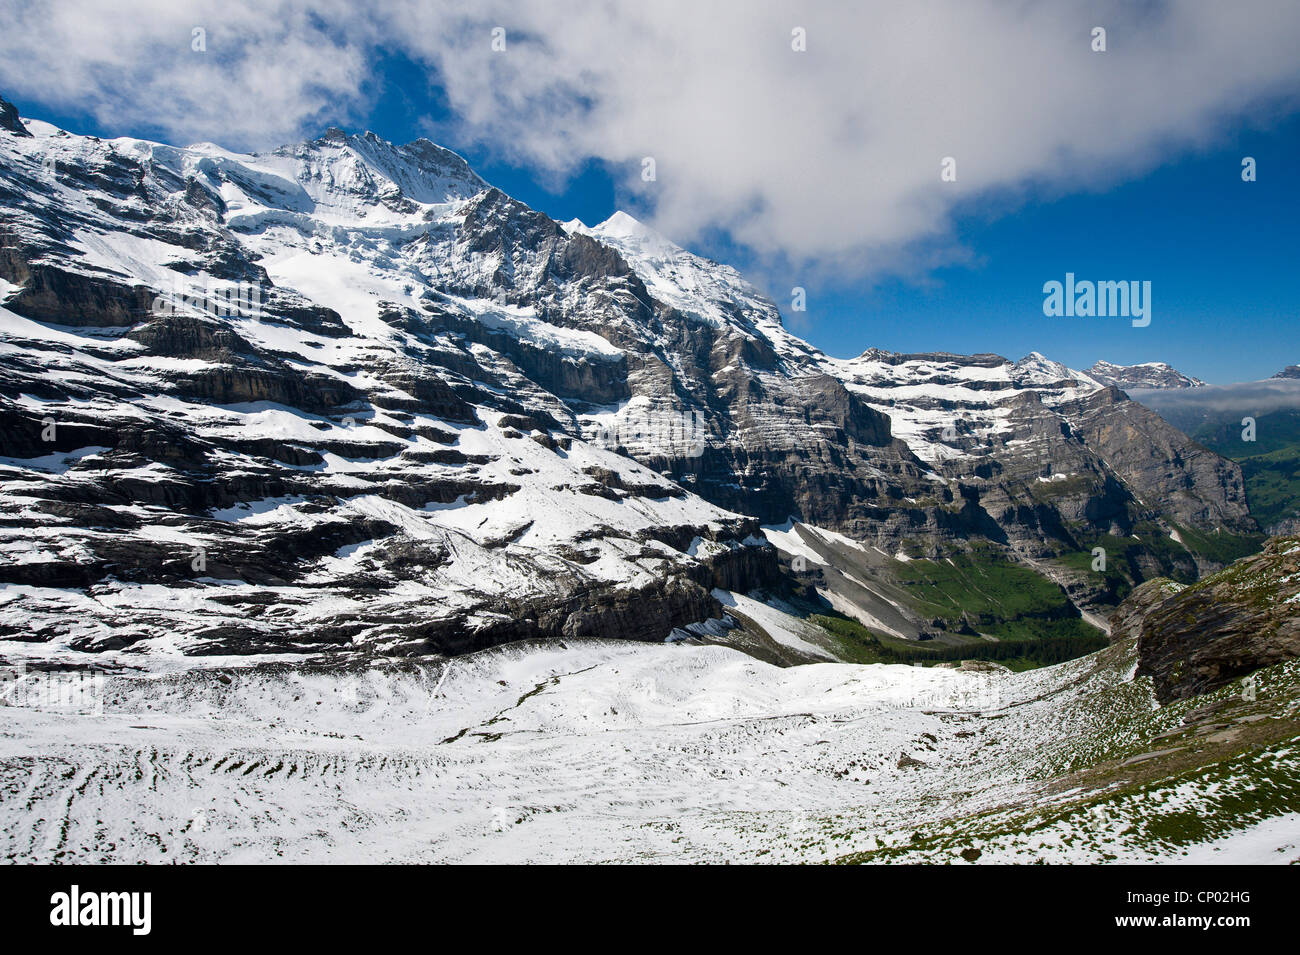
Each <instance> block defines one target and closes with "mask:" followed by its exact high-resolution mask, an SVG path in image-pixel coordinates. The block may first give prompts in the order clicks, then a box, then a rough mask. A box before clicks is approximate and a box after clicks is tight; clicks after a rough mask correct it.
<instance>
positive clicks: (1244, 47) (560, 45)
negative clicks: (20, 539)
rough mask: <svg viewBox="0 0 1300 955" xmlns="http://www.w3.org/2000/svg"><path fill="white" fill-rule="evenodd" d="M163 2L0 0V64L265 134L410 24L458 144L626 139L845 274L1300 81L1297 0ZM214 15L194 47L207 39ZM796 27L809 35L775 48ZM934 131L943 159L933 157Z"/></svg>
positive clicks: (573, 145)
mask: <svg viewBox="0 0 1300 955" xmlns="http://www.w3.org/2000/svg"><path fill="white" fill-rule="evenodd" d="M178 6H179V5H178V4H175V3H158V4H156V5H154V6H153V8H152V9H149V10H147V11H146V12H144V13H136V14H135V15H134V16H133V17H131V18H130V20H126V19H125V18H124V17H123V16H122V15H121V14H117V13H112V12H109V11H107V10H103V9H101V5H100V4H97V3H96V4H89V3H88V4H80V3H78V4H57V5H55V6H54V7H53V9H54V10H55V11H62V13H60V14H58V15H55V16H47V15H45V14H43V13H42V12H41V11H40V9H39V8H33V10H34V11H35V12H31V13H9V14H4V17H5V18H6V19H7V20H9V21H11V22H8V23H6V24H5V28H4V30H3V33H2V35H3V37H4V38H3V39H0V60H2V61H3V63H4V64H5V65H0V88H5V89H8V90H9V91H10V92H11V93H13V94H19V93H24V92H25V93H27V94H28V95H33V96H38V97H40V98H41V99H43V100H45V101H47V102H66V103H82V104H84V105H85V106H86V107H87V108H90V109H93V110H94V111H95V112H96V113H97V114H98V115H99V117H100V118H101V119H102V120H111V119H112V118H114V117H119V118H121V119H123V120H130V121H150V122H153V123H155V124H156V125H158V126H159V127H161V128H163V129H166V130H168V131H171V132H173V133H174V134H175V135H176V136H177V137H178V138H193V137H197V136H202V137H204V138H211V139H216V140H218V141H223V142H227V143H230V142H232V141H233V142H234V144H236V145H242V144H247V143H249V142H260V143H263V144H266V143H267V142H268V141H271V140H274V139H275V138H276V137H279V138H289V137H290V136H293V135H299V134H301V133H302V132H303V131H304V130H312V131H315V126H313V123H315V124H317V125H318V124H319V120H320V117H321V116H323V115H325V114H326V113H329V114H330V115H331V116H333V115H337V114H338V113H339V112H344V113H348V112H350V113H352V114H354V115H364V114H365V112H366V111H367V109H368V107H369V106H370V105H371V104H369V103H367V102H366V99H365V96H364V95H363V94H362V93H361V92H360V90H361V89H362V88H363V84H364V81H365V80H366V79H367V78H369V77H368V73H367V70H368V69H369V66H368V64H372V63H373V61H374V58H375V55H376V52H377V51H379V50H381V49H383V50H388V51H393V50H400V51H402V52H404V53H405V54H406V55H408V56H410V57H412V58H415V59H417V60H420V61H422V62H424V63H426V64H428V65H429V67H430V68H431V70H435V71H436V73H437V76H438V78H439V80H440V82H441V83H442V84H443V85H444V86H445V88H446V93H447V97H448V100H449V102H450V103H451V105H452V107H453V108H454V110H455V111H456V113H457V116H458V124H457V126H456V127H455V128H454V129H453V130H452V135H451V136H449V137H447V138H452V137H454V139H453V141H451V142H449V143H448V144H449V145H451V146H453V147H454V146H456V145H458V144H464V143H465V142H467V141H468V140H470V139H473V140H475V141H481V142H484V143H487V144H489V145H491V146H492V147H493V148H494V149H495V150H496V151H498V152H499V153H500V154H501V155H503V156H508V157H511V158H514V159H517V160H520V161H524V162H527V163H529V164H531V165H533V166H534V167H538V168H540V169H542V170H544V171H547V172H561V173H562V172H564V171H566V170H571V169H574V168H577V167H578V166H579V165H580V164H581V163H582V162H583V161H585V160H587V159H589V158H591V157H596V158H599V159H603V160H607V161H610V162H613V163H617V164H621V165H620V166H619V168H620V169H625V170H626V179H625V182H624V183H623V185H624V186H625V188H626V190H627V194H626V196H625V197H624V198H625V199H627V200H628V201H630V202H633V203H640V204H642V205H645V206H647V207H649V208H652V209H653V213H654V219H655V223H656V225H657V226H659V228H660V229H661V230H663V231H664V232H666V233H667V234H668V235H671V236H673V237H674V238H675V239H677V240H679V241H683V242H689V241H691V240H693V239H694V238H696V237H698V236H699V235H700V234H702V233H703V232H704V231H705V230H708V229H710V228H720V229H723V230H724V231H726V232H727V233H729V234H730V235H731V237H732V238H733V239H735V240H736V241H738V242H740V243H742V244H744V245H746V246H748V247H749V248H750V249H751V250H752V251H753V252H754V253H755V254H756V255H757V256H759V257H770V258H772V259H773V260H777V259H785V260H788V261H791V262H793V263H796V264H799V263H804V262H817V263H819V264H820V265H821V266H822V267H829V268H833V269H839V270H844V271H846V272H848V273H850V274H855V275H856V274H862V273H864V272H867V271H873V270H876V269H888V268H897V267H904V266H906V265H908V264H915V263H916V262H918V261H924V262H933V261H935V260H936V256H940V257H941V256H942V255H944V254H950V253H952V252H953V250H952V249H951V248H949V247H948V245H947V242H948V230H949V224H950V221H951V219H950V217H951V215H952V213H953V210H954V207H955V206H956V205H957V204H959V203H961V202H963V201H966V200H972V199H975V198H979V197H986V196H989V195H995V196H999V197H1003V198H1004V199H1005V198H1006V197H1008V196H1010V197H1013V198H1014V197H1015V196H1017V195H1019V194H1021V193H1022V192H1024V191H1025V190H1030V189H1047V190H1051V191H1071V190H1075V189H1081V188H1089V187H1091V186H1093V185H1095V184H1096V183H1098V182H1105V181H1109V180H1110V179H1112V178H1115V177H1123V176H1125V175H1130V174H1134V173H1138V172H1141V171H1144V170H1146V169H1148V168H1151V167H1153V166H1155V165H1157V164H1159V163H1160V162H1162V161H1164V160H1166V159H1168V158H1170V157H1171V156H1173V155H1175V154H1177V153H1178V152H1180V151H1183V150H1186V149H1188V148H1194V147H1197V146H1199V145H1204V144H1205V143H1207V142H1209V141H1212V140H1213V138H1214V137H1215V136H1216V135H1217V134H1218V133H1219V132H1220V131H1221V130H1222V129H1223V128H1224V126H1225V124H1227V123H1228V122H1230V121H1234V120H1238V119H1240V118H1242V117H1252V116H1259V115H1263V112H1262V111H1263V110H1266V109H1269V108H1275V107H1276V106H1277V104H1278V103H1279V102H1283V103H1284V104H1285V106H1286V107H1287V108H1291V107H1293V106H1294V103H1295V97H1296V95H1297V91H1298V90H1300V60H1298V59H1297V58H1296V57H1295V50H1296V48H1297V47H1300V5H1297V4H1295V3H1294V2H1293V0H1252V2H1235V3H1231V4H1228V3H1223V4H1220V3H1208V2H1207V3H1201V2H1194V0H1193V2H1185V3H1168V4H1166V3H1155V2H1151V3H1136V2H1122V0H1104V2H1098V3H1092V4H1088V5H1087V6H1086V8H1085V6H1084V5H1082V4H1063V3H1052V2H1032V0H1019V2H995V0H928V2H924V3H922V2H902V0H899V2H891V3H861V2H851V0H849V2H836V3H831V2H825V3H819V4H814V5H810V4H807V3H790V4H785V3H755V2H747V3H742V2H709V3H700V2H699V0H653V2H646V3H637V2H623V3H619V2H596V0H573V2H563V3H558V2H557V3H540V2H532V3H525V4H518V3H507V2H504V0H484V2H479V3H475V4H472V5H470V4H463V3H449V2H429V0H406V2H403V3H391V4H385V5H383V6H382V7H381V8H380V10H382V11H383V12H376V11H373V10H371V11H364V12H363V11H357V10H355V9H353V8H352V7H351V6H350V5H347V4H343V3H340V2H325V3H320V2H317V3H312V4H311V5H310V10H311V14H310V15H308V14H307V13H305V12H303V11H304V10H305V9H307V8H306V7H304V6H303V5H301V4H294V3H288V2H280V3H251V2H243V0H241V2H235V3H221V4H208V3H198V4H192V5H190V6H189V7H187V8H186V9H185V10H184V12H176V11H177V7H178ZM137 9H138V8H137ZM15 20H16V22H13V21H15ZM203 23H207V24H210V26H209V51H210V52H209V54H208V56H209V57H210V59H208V60H206V61H203V60H200V61H199V62H196V61H195V55H194V54H192V53H191V52H190V49H189V37H190V27H191V26H192V25H201V24H203ZM497 25H500V26H504V27H505V28H506V30H507V50H506V51H505V52H504V53H497V52H493V51H492V49H491V28H492V27H493V26H497ZM1095 25H1101V26H1104V27H1106V29H1107V41H1108V50H1107V52H1105V53H1094V52H1093V51H1092V50H1091V48H1090V31H1091V28H1092V27H1093V26H1095ZM795 26H801V27H804V28H805V29H806V31H807V47H808V48H807V52H804V53H796V52H794V51H793V50H792V49H791V46H790V39H791V29H792V28H793V27H795ZM647 155H649V156H653V157H654V158H655V160H656V171H657V180H656V182H654V183H652V184H643V183H641V181H640V169H641V165H640V160H641V158H642V157H643V156H647ZM945 156H953V157H955V158H956V160H957V172H958V178H957V182H955V183H943V182H940V180H939V165H940V161H941V159H942V158H943V157H945ZM1233 174H1235V173H1234V171H1233V170H1227V171H1225V175H1233Z"/></svg>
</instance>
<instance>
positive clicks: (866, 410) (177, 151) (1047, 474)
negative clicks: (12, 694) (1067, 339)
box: [0, 109, 1253, 653]
mask: <svg viewBox="0 0 1300 955" xmlns="http://www.w3.org/2000/svg"><path fill="white" fill-rule="evenodd" d="M5 117H6V118H5V120H4V122H5V128H4V131H3V132H0V283H2V284H0V300H2V301H0V306H2V307H0V323H2V324H0V334H2V335H3V351H2V352H0V405H2V406H3V410H4V414H5V419H6V422H7V427H6V428H5V429H4V433H3V436H2V437H0V454H3V455H4V458H3V460H0V471H2V473H3V477H4V491H3V494H2V495H0V516H2V517H3V525H2V528H0V530H2V533H3V536H0V554H3V561H2V562H0V580H2V581H3V582H4V584H5V585H6V598H7V599H6V602H5V604H4V605H3V608H2V609H0V626H3V627H4V628H5V632H6V633H9V634H17V633H31V634H35V635H36V643H38V644H40V645H47V644H48V645H50V646H67V647H72V648H77V649H83V650H100V649H103V648H106V647H121V646H135V645H137V644H138V645H139V646H140V647H141V648H142V649H159V650H162V649H180V650H184V651H186V652H190V653H212V652H227V651H238V652H251V651H261V650H279V651H284V650H294V651H308V650H320V649H346V650H350V651H364V652H375V651H382V652H388V653H392V652H401V653H423V652H460V651H464V650H467V649H473V648H476V647H482V646H487V645H491V644H495V643H500V642H505V641H509V640H516V639H524V638H534V637H563V636H568V637H579V636H587V635H601V636H626V637H636V638H643V639H661V638H663V637H666V636H668V635H669V634H671V633H673V632H678V633H682V634H685V633H687V632H688V628H690V627H695V628H696V631H697V632H696V635H697V636H700V635H704V636H706V637H714V638H716V637H719V634H725V632H726V628H727V627H733V628H734V627H735V626H736V625H737V624H738V623H739V624H745V625H746V626H748V625H749V624H747V623H746V621H745V615H744V614H742V613H740V612H739V611H738V610H736V609H735V608H734V604H733V603H731V601H733V597H732V596H731V595H734V594H737V593H740V594H743V593H746V592H748V591H750V590H753V589H754V588H764V587H770V588H771V587H774V588H777V589H779V587H780V586H782V585H781V583H780V582H781V576H780V573H781V571H780V567H779V565H778V554H777V551H776V550H775V549H774V548H773V547H772V546H771V545H770V544H769V543H768V542H767V540H766V538H765V537H764V536H763V535H762V534H760V533H759V529H760V525H768V526H774V525H780V524H782V523H784V522H787V521H789V520H790V519H792V518H793V519H794V520H796V521H799V522H803V523H805V524H809V525H813V526H815V527H818V528H821V529H823V530H824V531H825V532H826V533H831V534H841V535H847V537H848V538H849V539H851V540H854V541H857V542H859V543H862V544H864V545H869V546H870V548H872V549H873V550H872V551H871V553H880V554H886V555H895V554H897V553H900V552H901V551H902V550H903V549H905V548H911V549H913V551H914V552H918V553H922V554H929V555H931V556H937V555H939V554H941V553H943V552H944V549H945V548H947V549H952V548H957V549H960V548H962V547H964V546H966V542H967V541H968V540H970V539H971V538H980V539H984V540H988V541H991V542H992V543H993V544H994V545H995V546H997V547H1002V548H1005V549H1006V550H1007V553H1008V554H1009V555H1010V556H1011V557H1012V558H1013V559H1016V560H1024V561H1028V562H1031V563H1030V564H1029V566H1035V567H1037V566H1039V565H1038V563H1037V562H1038V561H1041V560H1042V559H1050V558H1052V557H1054V556H1055V555H1059V554H1063V553H1066V552H1071V551H1076V550H1080V549H1086V547H1087V546H1088V545H1089V543H1090V541H1091V539H1092V538H1093V537H1095V536H1096V535H1099V534H1115V535H1119V536H1124V537H1129V536H1131V535H1133V534H1134V533H1135V532H1137V533H1138V534H1139V537H1140V536H1141V535H1142V534H1146V533H1148V531H1147V530H1144V528H1148V529H1149V533H1150V534H1153V535H1156V536H1157V537H1160V538H1167V537H1169V536H1170V535H1176V534H1177V533H1178V531H1177V528H1178V527H1184V528H1192V529H1194V530H1198V531H1203V532H1218V531H1226V532H1230V533H1235V532H1244V531H1250V530H1253V527H1252V525H1251V522H1250V518H1249V516H1248V514H1247V512H1246V509H1245V505H1244V501H1243V498H1242V495H1241V491H1240V474H1239V472H1238V471H1237V470H1236V469H1235V466H1234V465H1231V464H1229V463H1227V462H1224V461H1222V459H1219V458H1217V457H1216V456H1214V455H1211V454H1209V453H1208V452H1205V451H1204V450H1203V449H1199V448H1197V447H1196V446H1195V445H1192V444H1191V443H1190V442H1188V441H1187V440H1186V439H1185V438H1184V437H1183V436H1182V435H1181V434H1179V433H1178V432H1176V431H1174V430H1173V429H1172V428H1170V427H1169V426H1167V425H1166V424H1164V422H1163V421H1161V419H1159V418H1158V417H1156V416H1155V415H1153V414H1151V413H1150V412H1147V411H1146V410H1145V409H1143V408H1142V407H1141V406H1139V405H1136V404H1134V403H1133V402H1130V401H1127V400H1126V399H1125V398H1124V396H1123V395H1121V394H1119V393H1118V392H1115V391H1112V390H1108V389H1106V388H1103V387H1102V386H1101V385H1100V384H1099V383H1098V382H1096V381H1095V380H1093V379H1092V378H1090V377H1089V376H1088V375H1084V374H1080V373H1078V372H1073V371H1070V370H1069V369H1067V368H1065V367H1064V366H1062V365H1059V364H1057V363H1055V362H1051V361H1049V360H1047V359H1045V358H1043V357H1042V356H1039V355H1031V356H1029V357H1027V358H1025V359H1023V360H1021V361H1019V362H1011V361H1008V360H1006V359H1003V358H1001V357H999V356H994V355H976V356H970V357H962V356H953V355H890V354H886V353H882V352H878V351H874V350H873V351H869V352H867V353H865V354H864V355H862V356H860V357H859V358H857V359H854V360H851V361H840V360H836V359H832V358H830V357H828V356H826V355H824V354H823V353H821V352H820V351H818V350H817V349H815V348H813V347H812V346H810V345H808V344H807V343H805V342H803V341H801V340H800V339H798V338H797V337H795V336H793V335H791V334H790V333H789V332H788V331H786V329H785V328H784V327H783V325H782V322H781V316H780V313H779V310H778V309H777V307H776V305H775V304H773V303H772V302H771V301H770V300H768V299H766V298H765V297H764V296H763V295H761V294H760V293H759V292H758V291H757V290H756V289H755V288H754V287H753V286H751V285H750V284H749V283H747V282H746V281H745V280H744V279H743V278H742V277H741V276H740V275H739V274H738V273H736V272H735V270H734V269H731V268H730V267H727V266H725V265H720V264H718V263H715V262H711V261H709V260H707V259H703V258H701V257H699V256H696V255H693V254H691V253H689V252H687V251H685V250H683V249H681V248H679V247H678V246H676V245H674V244H673V243H671V242H669V241H668V240H666V239H664V238H663V237H662V236H660V235H658V234H656V233H655V232H654V231H653V230H651V229H649V228H648V227H646V226H644V225H643V224H641V223H639V222H637V221H636V220H634V219H633V218H631V217H630V216H627V215H625V214H623V213H618V214H616V215H614V216H613V217H611V218H610V219H609V220H608V221H606V222H604V223H601V224H599V225H597V226H595V227H591V228H588V227H586V226H584V225H582V224H581V223H568V224H565V225H561V224H559V223H556V222H554V221H553V220H551V219H549V218H548V217H546V216H545V215H543V214H541V213H539V212H536V211H534V210H532V209H530V208H528V207H527V206H525V205H523V204H522V203H519V202H517V201H515V200H513V199H511V198H510V197H508V196H506V195H504V194H503V193H502V192H500V191H499V190H497V189H495V188H493V187H491V186H490V185H488V184H486V183H484V182H483V181H482V180H481V179H480V178H479V177H478V176H477V175H475V174H474V173H473V171H472V170H470V169H469V168H468V166H467V165H466V164H465V162H464V161H463V160H462V159H461V158H460V157H459V156H457V155H455V154H454V153H452V152H450V151H448V150H446V149H443V148H441V147H439V146H436V145H434V144H432V143H430V142H427V141H424V140H420V141H417V142H414V143H410V144H407V145H405V146H394V145H392V144H389V143H386V142H384V141H382V140H381V139H379V138H378V137H376V136H374V135H373V134H370V133H366V134H364V135H360V136H354V135H349V134H346V133H344V132H342V131H339V130H330V131H328V132H327V133H326V134H325V135H324V136H323V137H321V138H320V139H318V140H315V141H313V142H309V143H302V144H298V145H293V146H286V147H284V148H281V149H278V150H275V151H273V152H270V153H265V154H256V155H243V154H236V153H232V152H229V151H227V150H224V149H221V148H219V147H217V146H214V145H211V144H199V145H196V146H191V147H188V148H176V147H172V146H166V145H162V144H158V143H151V142H145V141H141V140H135V139H116V140H100V139H97V138H95V137H82V136H76V135H72V134H70V133H67V132H65V131H63V130H59V129H56V128H54V127H53V126H50V125H48V124H45V123H42V122H39V121H27V122H26V123H24V122H23V121H22V120H21V119H19V118H18V116H17V113H16V112H15V111H13V110H12V109H10V110H8V111H6V113H5ZM775 539H776V540H777V541H778V543H779V542H780V541H782V540H783V539H782V538H779V537H777V538H775ZM1137 546H1139V547H1143V546H1147V545H1145V544H1139V545H1137ZM918 548H919V550H917V549H918ZM790 557H791V555H790V554H789V553H788V552H785V556H784V558H782V561H781V563H783V564H786V565H788V563H789V558H790ZM891 559H892V558H891ZM1213 560H1214V558H1213V556H1212V555H1206V554H1201V553H1198V552H1196V551H1195V550H1194V549H1191V548H1188V549H1184V550H1181V551H1177V552H1174V553H1172V554H1171V553H1169V552H1168V550H1167V548H1163V547H1161V548H1159V549H1158V553H1153V554H1152V555H1151V556H1150V559H1149V560H1148V561H1147V564H1148V565H1149V567H1150V568H1151V569H1152V570H1156V569H1159V568H1164V569H1169V568H1170V567H1171V566H1172V565H1171V563H1170V562H1171V561H1172V562H1173V564H1174V565H1178V566H1181V567H1182V568H1183V570H1184V571H1185V572H1192V573H1194V572H1195V570H1196V568H1197V567H1199V566H1207V565H1208V564H1212V563H1213ZM1135 566H1136V564H1135ZM897 569H898V568H897V567H896V566H894V565H891V564H889V563H888V562H886V563H884V564H880V565H876V564H872V565H871V566H864V567H859V568H857V569H856V570H854V571H853V573H854V574H858V573H861V574H867V575H868V576H873V577H874V576H879V577H882V578H888V577H890V575H891V574H893V573H894V572H895V571H897ZM1067 586H1070V587H1071V588H1072V592H1073V593H1074V595H1075V596H1077V598H1078V599H1079V600H1082V601H1083V602H1084V603H1085V604H1086V603H1087V602H1088V601H1089V600H1101V601H1102V602H1103V603H1104V600H1105V599H1106V598H1105V597H1104V596H1103V595H1100V594H1090V593H1088V592H1087V591H1088V588H1087V587H1086V586H1083V587H1078V586H1074V585H1072V584H1069V583H1068V581H1067ZM903 614H904V616H905V617H907V618H908V619H909V620H910V621H911V623H910V624H909V625H908V626H902V625H901V624H900V628H901V629H900V631H899V632H904V633H909V634H913V635H914V634H915V633H916V632H919V631H920V630H921V629H922V623H923V619H922V618H923V617H924V613H923V612H921V611H913V610H911V609H908V610H905V611H903ZM710 621H712V623H710ZM749 623H752V620H750V621H749ZM757 629H759V630H761V629H762V628H761V627H758V628H757ZM777 642H779V641H777Z"/></svg>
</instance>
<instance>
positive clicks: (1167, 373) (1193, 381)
mask: <svg viewBox="0 0 1300 955" xmlns="http://www.w3.org/2000/svg"><path fill="white" fill-rule="evenodd" d="M1088 374H1090V375H1092V377H1094V378H1096V379H1097V380H1098V381H1100V382H1101V383H1102V384H1104V385H1112V386H1114V387H1116V388H1143V389H1167V388H1201V387H1204V385H1205V382H1203V381H1201V380H1200V379H1199V378H1193V377H1191V376H1190V375H1184V374H1183V373H1182V372H1181V371H1179V370H1178V369H1176V368H1174V367H1172V366H1171V365H1168V364H1166V363H1165V362H1163V361H1145V362H1139V363H1138V364H1135V365H1116V364H1114V363H1112V362H1108V361H1105V360H1102V361H1098V362H1097V363H1096V364H1094V365H1093V366H1092V367H1091V368H1089V369H1088Z"/></svg>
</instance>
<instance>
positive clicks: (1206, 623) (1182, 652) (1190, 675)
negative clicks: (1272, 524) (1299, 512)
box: [1117, 537, 1300, 703]
mask: <svg viewBox="0 0 1300 955" xmlns="http://www.w3.org/2000/svg"><path fill="white" fill-rule="evenodd" d="M1144 586H1146V587H1148V588H1152V589H1150V590H1149V591H1148V593H1149V594H1152V595H1155V596H1158V597H1160V598H1161V599H1158V600H1155V601H1152V600H1149V599H1147V600H1144V599H1142V595H1141V594H1138V593H1135V594H1134V595H1133V596H1132V597H1130V598H1129V601H1126V602H1125V604H1124V605H1123V606H1121V607H1120V609H1119V611H1118V612H1117V615H1118V616H1121V617H1136V618H1138V619H1139V620H1140V623H1138V624H1137V625H1136V626H1132V625H1130V627H1129V628H1128V629H1129V630H1135V631H1136V633H1137V635H1138V669H1137V674H1138V676H1149V677H1151V678H1152V680H1153V681H1154V683H1155V690H1156V696H1157V698H1158V699H1159V700H1160V701H1161V702H1164V703H1167V702H1169V701H1170V700H1175V699H1186V698H1188V697H1191V696H1198V695H1201V694H1204V693H1208V692H1210V691H1211V690H1214V689H1217V688H1218V687H1221V686H1224V685H1226V684H1228V683H1230V682H1232V681H1234V680H1237V679H1240V678H1241V677H1244V676H1247V675H1248V674H1251V673H1253V672H1255V671H1256V670H1258V669H1261V668H1263V667H1268V666H1272V665H1274V664H1277V663H1284V662H1286V661H1289V660H1294V659H1296V658H1297V657H1300V537H1276V538H1274V539H1272V540H1271V541H1269V542H1268V545H1267V546H1266V547H1265V548H1264V550H1263V551H1262V552H1260V553H1259V554H1256V555H1254V556H1253V557H1247V558H1245V559H1243V560H1240V561H1238V562H1237V563H1235V564H1233V565H1232V566H1231V567H1229V568H1227V569H1225V570H1223V571H1221V572H1220V573H1217V574H1214V575H1212V576H1210V577H1206V578H1205V579H1203V580H1200V581H1198V582H1197V583H1195V584H1193V585H1191V586H1189V587H1181V586H1178V585H1174V584H1170V582H1167V581H1165V582H1159V581H1152V582H1151V583H1150V584H1147V585H1144ZM1135 598H1137V599H1136V600H1135Z"/></svg>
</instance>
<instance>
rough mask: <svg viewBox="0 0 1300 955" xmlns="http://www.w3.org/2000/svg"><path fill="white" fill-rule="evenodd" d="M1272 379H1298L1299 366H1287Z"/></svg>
mask: <svg viewBox="0 0 1300 955" xmlns="http://www.w3.org/2000/svg"><path fill="white" fill-rule="evenodd" d="M1273 377H1274V378H1300V365H1287V366H1286V367H1285V368H1283V369H1282V370H1281V371H1279V372H1278V373H1277V374H1276V375H1274V376H1273Z"/></svg>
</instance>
